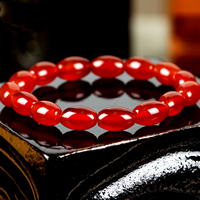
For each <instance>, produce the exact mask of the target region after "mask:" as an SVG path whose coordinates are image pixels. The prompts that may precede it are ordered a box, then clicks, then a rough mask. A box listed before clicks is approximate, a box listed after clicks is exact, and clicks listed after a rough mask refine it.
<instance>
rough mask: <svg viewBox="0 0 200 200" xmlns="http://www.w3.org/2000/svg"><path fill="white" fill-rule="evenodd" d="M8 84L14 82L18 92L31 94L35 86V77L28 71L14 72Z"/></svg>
mask: <svg viewBox="0 0 200 200" xmlns="http://www.w3.org/2000/svg"><path fill="white" fill-rule="evenodd" d="M9 81H10V82H12V81H13V82H15V83H16V84H17V85H18V86H19V88H20V91H26V92H31V91H32V90H33V89H34V87H35V85H36V77H35V76H34V75H33V74H31V73H30V72H29V71H25V70H21V71H18V72H16V73H15V74H13V75H12V76H11V78H10V79H9Z"/></svg>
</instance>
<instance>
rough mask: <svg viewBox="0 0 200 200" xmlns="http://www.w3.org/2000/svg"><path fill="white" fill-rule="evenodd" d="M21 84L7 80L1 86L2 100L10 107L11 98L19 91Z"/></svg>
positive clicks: (0, 95)
mask: <svg viewBox="0 0 200 200" xmlns="http://www.w3.org/2000/svg"><path fill="white" fill-rule="evenodd" d="M19 91H20V88H19V86H18V85H17V84H16V83H14V82H6V83H4V84H3V85H2V86H1V88H0V100H1V102H2V103H3V104H4V105H5V106H8V107H12V103H11V98H12V96H13V95H14V94H15V93H17V92H19Z"/></svg>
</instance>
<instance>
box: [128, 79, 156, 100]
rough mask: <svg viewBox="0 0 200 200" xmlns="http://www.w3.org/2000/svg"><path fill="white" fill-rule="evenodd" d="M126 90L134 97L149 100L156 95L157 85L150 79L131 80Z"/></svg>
mask: <svg viewBox="0 0 200 200" xmlns="http://www.w3.org/2000/svg"><path fill="white" fill-rule="evenodd" d="M125 90H126V93H127V94H128V95H129V96H130V97H131V98H133V99H140V100H147V99H151V98H153V97H154V94H155V90H156V87H155V86H154V84H152V83H151V82H149V81H140V80H131V81H129V82H128V83H127V84H126V87H125Z"/></svg>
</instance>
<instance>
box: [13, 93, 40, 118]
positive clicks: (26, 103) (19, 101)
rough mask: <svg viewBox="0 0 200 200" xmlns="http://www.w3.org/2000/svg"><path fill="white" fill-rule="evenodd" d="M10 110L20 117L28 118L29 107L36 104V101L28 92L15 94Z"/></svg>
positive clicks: (29, 113)
mask: <svg viewBox="0 0 200 200" xmlns="http://www.w3.org/2000/svg"><path fill="white" fill-rule="evenodd" d="M11 102H12V108H13V109H14V110H15V111H16V112H17V113H19V114H20V115H25V116H30V115H31V107H32V105H33V104H34V103H36V102H38V99H37V98H36V97H35V96H34V95H33V94H31V93H29V92H24V91H21V92H17V93H15V94H14V95H13V96H12V98H11Z"/></svg>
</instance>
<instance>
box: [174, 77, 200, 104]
mask: <svg viewBox="0 0 200 200" xmlns="http://www.w3.org/2000/svg"><path fill="white" fill-rule="evenodd" d="M177 92H179V93H180V94H181V95H182V96H183V97H184V100H185V106H192V105H194V104H196V103H197V102H198V101H199V99H200V85H199V84H198V83H197V82H194V81H187V82H185V83H183V84H181V85H180V86H179V87H178V88H177Z"/></svg>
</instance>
